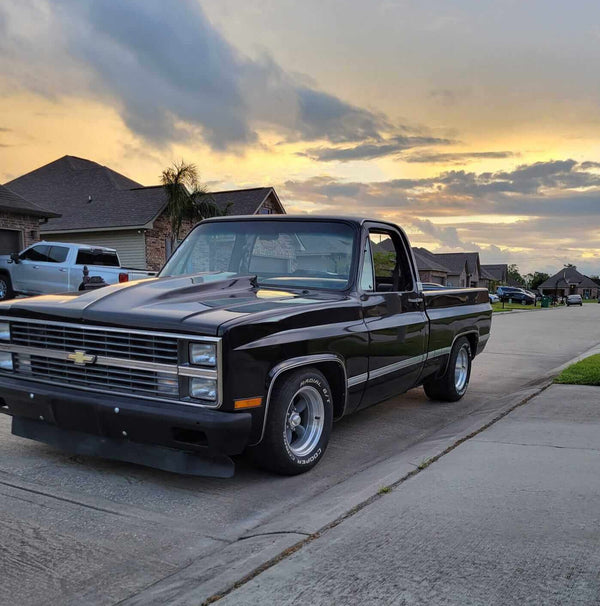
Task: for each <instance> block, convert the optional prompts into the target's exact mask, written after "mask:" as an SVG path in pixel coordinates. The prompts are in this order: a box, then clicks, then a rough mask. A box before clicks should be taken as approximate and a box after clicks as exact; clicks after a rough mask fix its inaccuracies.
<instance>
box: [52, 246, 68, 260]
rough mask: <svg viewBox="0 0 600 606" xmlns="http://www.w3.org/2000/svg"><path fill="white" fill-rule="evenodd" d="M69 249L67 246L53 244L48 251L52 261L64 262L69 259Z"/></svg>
mask: <svg viewBox="0 0 600 606" xmlns="http://www.w3.org/2000/svg"><path fill="white" fill-rule="evenodd" d="M68 254H69V249H68V248H67V247H66V246H51V247H50V251H49V252H48V261H50V263H64V262H65V261H66V260H67V255H68Z"/></svg>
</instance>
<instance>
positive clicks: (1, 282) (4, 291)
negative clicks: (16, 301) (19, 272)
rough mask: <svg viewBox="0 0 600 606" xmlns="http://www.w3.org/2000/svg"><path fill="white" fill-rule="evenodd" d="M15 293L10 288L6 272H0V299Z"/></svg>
mask: <svg viewBox="0 0 600 606" xmlns="http://www.w3.org/2000/svg"><path fill="white" fill-rule="evenodd" d="M14 296H15V293H14V291H13V289H12V282H11V281H10V276H9V275H8V274H0V301H6V300H7V299H12V298H13V297H14Z"/></svg>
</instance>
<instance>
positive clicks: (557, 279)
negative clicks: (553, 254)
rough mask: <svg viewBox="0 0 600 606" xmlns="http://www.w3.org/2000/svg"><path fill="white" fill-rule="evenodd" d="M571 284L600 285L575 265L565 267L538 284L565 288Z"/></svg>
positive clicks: (586, 286)
mask: <svg viewBox="0 0 600 606" xmlns="http://www.w3.org/2000/svg"><path fill="white" fill-rule="evenodd" d="M571 284H577V286H579V287H580V288H598V285H597V284H596V283H595V282H594V281H593V280H592V279H591V278H588V277H587V276H584V275H583V274H582V273H579V272H578V271H577V268H576V267H575V266H571V267H565V268H564V269H561V270H560V271H559V272H557V273H555V274H554V275H553V276H550V277H549V278H548V279H547V280H546V281H545V282H543V283H542V284H540V285H539V286H538V289H540V288H565V287H568V286H569V285H571Z"/></svg>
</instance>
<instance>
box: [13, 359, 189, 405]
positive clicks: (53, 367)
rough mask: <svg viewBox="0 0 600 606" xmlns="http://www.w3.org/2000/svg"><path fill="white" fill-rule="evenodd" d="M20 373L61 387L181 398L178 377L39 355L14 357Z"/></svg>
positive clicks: (15, 365) (16, 368) (17, 370)
mask: <svg viewBox="0 0 600 606" xmlns="http://www.w3.org/2000/svg"><path fill="white" fill-rule="evenodd" d="M13 360H14V368H15V371H16V372H17V373H19V374H20V375H21V376H24V377H31V378H32V379H42V380H50V381H53V382H54V381H59V382H60V383H62V384H69V385H76V386H82V387H90V388H94V389H100V390H103V389H106V390H107V391H111V392H119V393H132V394H138V395H145V396H148V395H152V396H157V395H160V396H163V397H166V398H178V396H179V383H178V378H177V375H175V374H168V373H161V372H154V371H149V370H141V369H137V368H120V367H116V366H103V365H100V364H94V365H91V366H77V365H76V364H73V363H72V362H69V361H67V360H58V359H55V358H47V357H44V356H38V355H29V354H22V353H19V354H13Z"/></svg>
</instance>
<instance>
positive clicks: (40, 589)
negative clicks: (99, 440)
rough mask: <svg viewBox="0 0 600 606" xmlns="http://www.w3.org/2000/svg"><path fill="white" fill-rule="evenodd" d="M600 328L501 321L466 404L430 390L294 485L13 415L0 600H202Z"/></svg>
mask: <svg viewBox="0 0 600 606" xmlns="http://www.w3.org/2000/svg"><path fill="white" fill-rule="evenodd" d="M599 319H600V305H584V306H583V307H581V308H580V307H572V308H568V309H550V310H542V311H537V312H519V313H510V314H499V315H496V316H494V323H493V327H492V338H491V339H490V341H489V344H488V347H487V350H486V352H485V353H484V354H483V355H482V356H480V357H479V358H477V359H476V360H475V363H474V369H473V373H472V378H471V386H470V388H469V392H468V394H467V396H466V397H465V398H464V399H463V400H462V401H461V402H459V403H457V404H452V405H449V404H434V403H431V402H429V401H428V400H426V398H425V397H424V395H423V393H422V390H420V389H418V390H413V391H412V392H410V393H408V394H406V395H404V396H402V397H399V398H395V399H393V400H390V401H388V402H385V403H383V404H381V405H379V406H376V407H374V408H371V409H369V410H366V411H363V412H361V413H358V414H357V415H355V416H353V417H349V418H348V419H344V420H342V421H341V422H339V423H338V424H337V425H336V426H335V427H334V432H333V437H332V441H331V444H330V447H329V450H328V453H327V456H326V457H325V459H324V460H323V461H322V462H321V464H320V465H319V466H318V467H317V468H316V469H315V470H313V471H312V472H311V473H309V474H307V475H304V476H298V477H294V478H280V477H277V476H272V475H269V474H266V473H263V472H261V471H259V470H256V469H254V468H253V467H251V466H250V465H248V464H247V463H246V462H245V461H244V460H243V459H240V460H238V461H237V472H236V476H235V478H233V479H231V480H215V479H203V478H186V477H178V476H174V475H170V474H167V473H163V472H159V471H155V470H150V469H145V468H142V467H136V466H133V465H128V464H121V463H115V462H107V461H103V460H98V459H92V458H85V457H73V456H68V455H65V454H63V453H61V452H58V451H56V450H53V449H51V448H49V447H46V446H44V445H40V444H37V443H34V442H29V441H26V440H22V439H19V438H15V437H13V436H12V435H11V434H10V420H9V418H7V417H4V416H3V417H2V418H1V419H0V503H1V505H0V554H1V556H0V566H1V567H2V576H1V580H0V589H1V591H0V603H2V604H38V603H39V604H42V603H44V604H47V603H50V602H54V603H61V604H68V603H73V604H76V603H77V604H80V603H86V604H114V603H116V602H120V601H125V602H126V603H131V604H133V603H139V604H148V603H152V602H154V603H177V602H178V603H200V602H201V601H202V599H204V598H205V597H207V596H209V595H212V594H213V593H219V592H220V591H222V590H223V589H226V588H227V587H228V586H229V585H231V584H233V583H234V582H235V581H236V580H237V579H238V578H242V577H243V576H244V575H246V574H247V573H248V572H250V571H251V570H253V569H254V568H256V567H258V566H260V565H261V564H263V563H264V562H265V561H267V560H268V559H269V558H272V557H276V556H277V554H278V553H280V552H281V551H282V550H284V549H286V548H288V547H290V546H292V545H294V544H296V543H297V542H298V541H299V540H302V538H303V537H304V536H306V535H307V534H310V533H311V532H314V530H317V529H318V528H319V527H320V526H324V525H326V524H327V523H330V522H331V521H333V519H335V517H336V516H340V515H343V514H344V512H345V511H348V510H349V509H351V508H352V507H353V506H354V505H357V504H358V503H360V502H362V501H364V499H365V498H368V497H369V496H370V495H371V494H373V487H374V486H378V485H383V484H385V483H389V482H390V481H396V480H397V479H398V478H400V477H401V476H402V474H403V473H406V471H407V470H410V469H411V468H414V466H415V464H418V457H419V456H421V455H422V456H423V457H428V456H430V454H431V452H432V450H431V449H432V447H433V446H436V447H441V445H443V444H446V443H449V441H450V442H451V441H452V440H454V439H455V438H456V436H458V435H459V434H460V433H461V431H463V432H464V431H471V429H472V428H474V429H476V428H477V426H481V424H485V422H487V420H489V418H490V415H493V414H497V413H498V411H502V410H503V409H506V408H507V407H510V405H511V404H514V403H516V402H518V401H519V400H520V399H522V398H523V397H525V396H527V395H530V394H532V393H534V392H535V390H536V388H537V386H538V385H540V384H542V383H543V382H544V380H545V379H546V378H547V375H548V373H550V372H551V371H552V370H553V369H555V368H557V367H558V366H560V365H562V364H564V363H565V362H567V361H569V360H570V359H572V358H573V357H575V356H577V355H578V354H580V353H582V352H584V351H586V350H588V349H590V348H592V347H594V346H596V345H597V344H598V343H600V322H598V320H599ZM409 453H410V456H408V454H409ZM420 453H421V454H420ZM403 455H406V457H407V458H406V460H405V461H404V460H403V459H402V456H403ZM411 466H412V467H411ZM375 492H376V490H375Z"/></svg>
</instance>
